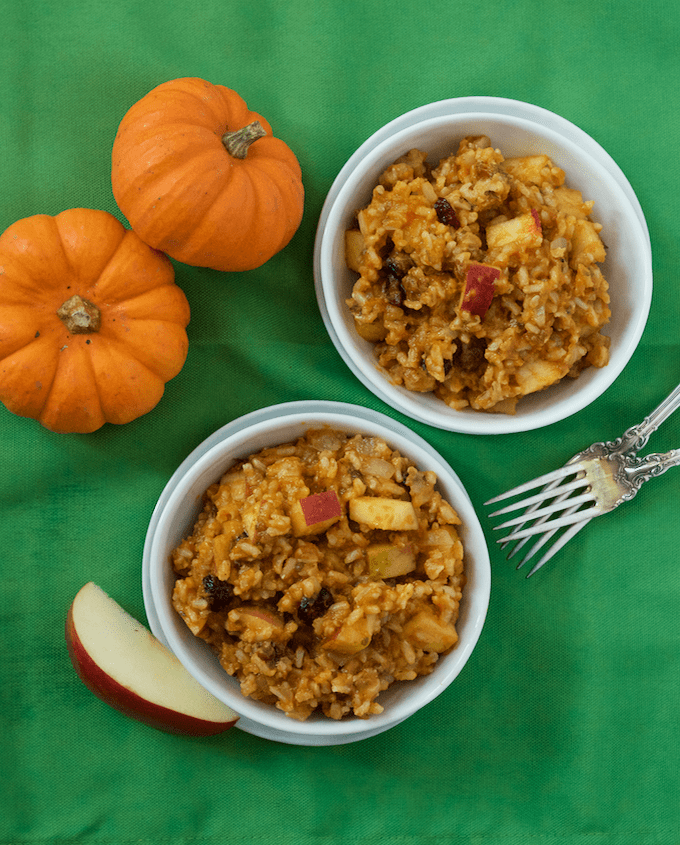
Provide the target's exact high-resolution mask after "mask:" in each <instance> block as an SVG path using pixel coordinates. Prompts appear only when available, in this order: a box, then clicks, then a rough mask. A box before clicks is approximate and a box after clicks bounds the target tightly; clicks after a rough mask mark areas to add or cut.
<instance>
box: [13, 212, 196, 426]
mask: <svg viewBox="0 0 680 845" xmlns="http://www.w3.org/2000/svg"><path fill="white" fill-rule="evenodd" d="M65 305H66V308H65V309H64V306H65ZM58 312H60V313H61V314H62V316H59V313H58ZM66 312H69V313H68V314H67V313H66ZM91 314H96V315H98V316H97V318H96V319H91V317H90V315H91ZM189 316H190V315H189V304H188V302H187V299H186V297H185V295H184V293H183V292H182V290H181V289H180V288H179V287H178V286H177V285H176V284H175V282H174V269H173V267H172V263H171V262H170V260H169V259H168V258H167V256H165V255H163V254H162V253H160V252H157V251H155V250H153V249H151V247H149V246H148V245H147V244H145V243H144V242H143V241H142V240H141V239H140V238H139V237H138V236H137V235H136V234H135V233H134V232H132V231H130V230H128V229H126V228H125V227H124V226H123V225H122V224H121V223H120V222H119V221H118V220H116V218H115V217H113V215H111V214H108V212H105V211H97V210H93V209H82V208H78V209H70V210H68V211H63V212H62V213H61V214H58V215H56V216H55V217H51V216H49V215H46V214H38V215H35V216H33V217H27V218H25V219H23V220H19V221H17V222H16V223H14V224H13V225H12V226H10V227H9V228H8V229H7V230H6V231H5V232H4V233H3V234H2V236H0V401H2V403H3V404H4V405H5V406H6V407H7V408H8V409H9V410H10V411H12V412H13V413H15V414H18V415H20V416H24V417H31V418H33V419H36V420H38V421H39V422H40V423H42V425H44V426H45V427H46V428H48V429H51V430H52V431H59V432H80V433H85V432H91V431H95V430H96V429H98V428H100V427H101V426H102V425H103V424H104V423H105V422H111V423H118V424H122V423H127V422H130V421H131V420H133V419H136V418H137V417H139V416H141V415H142V414H145V413H147V412H148V411H150V410H151V409H152V408H154V407H155V406H156V405H157V403H158V402H159V400H160V398H161V396H162V395H163V392H164V386H165V383H166V382H167V381H169V380H170V379H171V378H173V377H174V376H176V375H177V373H179V371H180V370H181V369H182V366H183V365H184V361H185V359H186V356H187V351H188V339H187V334H186V331H185V329H186V326H187V324H188V322H189Z"/></svg>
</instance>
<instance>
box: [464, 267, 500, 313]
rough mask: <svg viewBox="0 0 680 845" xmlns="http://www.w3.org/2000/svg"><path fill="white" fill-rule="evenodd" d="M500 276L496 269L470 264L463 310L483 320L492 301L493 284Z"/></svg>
mask: <svg viewBox="0 0 680 845" xmlns="http://www.w3.org/2000/svg"><path fill="white" fill-rule="evenodd" d="M500 274H501V271H500V270H499V269H498V268H496V267H490V266H489V265H488V264H471V265H470V266H469V267H468V270H467V273H466V280H465V294H464V296H463V302H462V305H461V307H462V308H463V310H465V311H469V312H470V313H471V314H477V315H478V316H479V317H482V318H483V317H484V315H485V314H486V312H487V311H488V310H489V307H490V305H491V303H492V301H493V297H494V291H495V282H496V280H497V279H498V278H499V277H500Z"/></svg>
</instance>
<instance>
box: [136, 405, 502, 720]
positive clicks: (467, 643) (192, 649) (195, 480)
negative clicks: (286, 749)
mask: <svg viewBox="0 0 680 845" xmlns="http://www.w3.org/2000/svg"><path fill="white" fill-rule="evenodd" d="M385 420H386V422H388V425H389V428H388V429H386V428H385V426H383V425H381V424H377V423H374V422H370V421H367V420H363V419H358V418H357V419H352V418H348V417H347V416H346V415H344V414H337V415H329V414H328V413H324V414H323V415H318V416H315V415H314V414H305V415H302V414H292V415H290V416H289V417H287V418H285V417H284V418H283V419H281V418H280V419H274V420H267V421H265V422H262V423H259V424H255V425H254V426H251V427H249V428H247V429H246V430H244V431H242V432H239V433H236V434H234V435H232V436H229V437H227V439H226V440H224V441H223V442H221V443H218V444H216V445H215V446H213V447H212V448H211V449H210V450H209V451H208V452H207V453H205V454H204V455H203V456H202V457H200V458H199V459H198V460H197V461H196V463H195V464H193V466H191V467H190V468H189V469H188V470H187V472H186V474H185V475H184V476H183V477H182V478H180V479H179V480H178V482H177V484H176V486H175V488H174V490H173V491H172V493H171V494H170V496H169V498H168V499H167V502H166V504H165V507H164V508H163V509H162V511H161V513H160V515H159V518H158V521H157V523H156V529H155V532H154V536H153V537H152V538H151V543H150V553H149V577H150V590H151V595H152V599H153V603H154V607H155V612H156V614H157V617H158V621H159V625H160V627H161V630H162V632H163V637H164V639H165V640H166V641H167V643H168V645H169V647H170V648H171V650H172V651H173V652H174V653H175V654H176V655H177V657H178V658H179V660H180V661H181V662H182V663H183V664H184V666H185V668H187V669H188V671H189V672H191V674H192V675H194V677H196V679H197V680H198V681H200V683H202V684H203V685H204V686H205V687H206V688H207V689H208V690H210V692H212V693H213V695H215V696H216V697H217V698H219V699H221V700H222V701H225V702H226V703H227V704H229V705H230V706H231V707H232V708H233V709H234V710H236V711H237V712H238V713H239V714H241V715H242V716H243V717H245V718H246V719H248V720H250V721H252V722H253V723H256V724H259V725H263V726H265V727H267V728H269V729H274V730H276V731H279V732H281V733H284V734H288V735H301V736H302V735H305V734H314V735H320V736H323V735H329V736H330V735H339V734H340V735H351V734H353V733H361V732H364V731H366V729H367V728H371V729H373V730H375V729H380V728H383V727H387V726H391V725H392V724H396V723H397V722H399V721H401V720H403V719H404V718H405V717H406V716H408V715H410V714H411V713H412V712H415V710H417V709H419V708H420V707H422V706H423V705H424V704H426V703H427V702H428V701H430V700H431V699H432V698H434V697H435V696H436V695H438V694H439V693H440V692H441V691H442V690H443V689H444V688H445V687H446V686H447V685H448V684H449V683H450V682H451V681H452V680H453V679H454V678H455V677H456V675H457V674H458V673H459V672H460V670H461V669H462V668H463V666H464V665H465V663H466V661H467V659H468V658H469V656H470V654H471V652H472V650H473V648H474V646H475V644H476V642H477V639H478V638H479V635H480V633H481V629H482V626H483V624H484V619H485V616H486V610H487V606H488V600H489V591H490V566H489V556H488V551H487V547H486V542H485V539H484V535H483V532H482V529H481V526H480V524H479V521H478V519H477V517H476V514H475V512H474V509H473V507H472V505H471V503H470V500H469V498H468V496H467V494H466V493H465V490H464V489H463V487H462V485H461V484H460V481H459V479H458V478H457V476H456V475H455V473H454V472H453V471H452V470H451V468H450V467H449V466H448V464H446V463H445V462H444V461H443V460H442V459H441V458H440V457H439V456H438V454H437V453H436V452H435V451H434V450H433V449H432V448H431V447H430V446H429V445H428V444H426V443H425V441H421V439H420V438H418V437H417V436H416V435H415V434H413V433H412V432H410V431H408V429H406V428H405V427H403V426H401V425H400V424H398V423H396V422H395V421H393V420H388V418H385ZM325 424H327V425H330V426H331V427H333V428H336V429H338V430H342V431H347V432H351V433H356V432H363V433H367V434H377V435H380V436H382V437H384V438H385V439H386V440H387V441H388V442H389V443H390V445H392V447H393V448H397V449H399V450H400V451H401V452H402V454H405V455H407V456H408V457H410V458H411V459H412V460H414V461H415V462H416V464H417V465H418V466H419V467H425V466H427V467H428V468H429V469H432V470H434V471H435V472H436V473H437V475H438V477H439V489H440V490H441V492H442V494H443V495H444V496H445V497H446V498H447V499H448V500H449V501H450V502H451V504H452V505H453V506H454V507H455V508H456V509H457V510H458V513H459V514H460V516H461V519H462V521H463V528H462V530H461V539H462V541H463V544H464V547H465V550H466V557H465V562H466V569H467V575H468V583H467V585H466V588H465V591H464V596H463V600H462V603H461V612H460V618H459V622H458V626H457V627H458V631H459V636H460V640H459V643H458V645H457V646H456V648H455V649H454V650H453V651H452V652H451V653H450V654H448V655H446V656H444V657H443V658H442V659H441V660H440V661H439V663H438V665H437V668H436V671H435V672H434V673H433V674H432V675H429V676H426V677H423V678H420V679H417V680H415V681H411V682H402V683H395V684H393V685H392V686H391V687H390V688H389V689H388V690H386V691H385V692H383V693H382V694H381V697H380V699H379V701H380V703H381V704H383V705H384V707H385V710H384V712H383V713H382V714H380V715H377V716H372V717H371V718H370V719H368V720H365V719H359V718H356V717H348V718H345V719H343V720H341V721H339V722H336V721H334V720H331V719H328V718H326V717H324V716H319V715H314V716H312V717H310V719H308V720H307V721H306V722H298V721H296V720H293V719H290V718H289V717H287V716H285V715H284V714H283V713H282V712H281V711H279V710H277V709H276V708H274V707H272V706H270V705H266V704H263V703H261V702H257V701H253V700H252V699H247V698H245V697H243V696H242V695H241V693H240V690H239V685H238V682H237V681H236V680H235V679H234V678H231V677H230V676H229V675H227V673H226V672H225V671H224V670H223V669H222V667H221V666H220V664H219V661H218V660H217V657H216V656H215V655H214V653H213V652H212V651H211V650H210V649H209V647H208V646H207V645H206V644H205V643H204V642H203V641H201V640H199V639H198V638H196V637H194V636H193V635H192V634H191V632H190V631H189V629H188V628H187V627H186V625H185V624H184V622H183V621H182V620H181V618H180V617H179V615H178V614H177V613H176V612H175V610H174V609H173V607H172V589H173V584H174V577H173V573H172V568H171V566H170V563H169V559H170V554H171V551H172V549H173V548H174V547H175V546H176V545H177V544H178V543H179V542H180V541H181V539H182V538H183V537H184V536H186V535H187V534H188V533H190V531H191V528H192V527H193V524H194V522H195V519H196V517H197V516H198V513H199V512H200V509H201V506H202V497H203V494H204V492H205V490H206V489H207V488H208V486H209V485H210V484H212V483H213V482H214V481H216V480H217V479H219V477H220V475H221V474H222V473H223V472H225V471H226V470H227V469H228V468H229V467H230V466H231V465H232V464H233V462H234V461H235V460H236V459H238V458H243V457H245V456H247V455H248V454H251V453H253V452H256V451H258V450H259V449H262V448H264V447H265V446H271V445H276V444H279V443H285V442H287V441H289V440H291V439H294V438H295V437H298V436H300V435H301V434H303V433H304V432H305V431H307V430H308V429H309V428H311V427H314V426H317V425H325Z"/></svg>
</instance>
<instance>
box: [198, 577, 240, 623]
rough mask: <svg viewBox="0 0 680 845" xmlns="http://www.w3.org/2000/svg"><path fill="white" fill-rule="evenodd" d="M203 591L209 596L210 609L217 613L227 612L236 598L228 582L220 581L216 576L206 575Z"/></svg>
mask: <svg viewBox="0 0 680 845" xmlns="http://www.w3.org/2000/svg"><path fill="white" fill-rule="evenodd" d="M203 589H204V591H205V594H206V595H207V596H208V601H209V602H210V609H211V610H213V611H214V612H215V613H220V611H222V610H226V608H227V607H228V606H229V602H230V601H231V600H232V598H233V597H234V588H233V587H232V585H231V584H230V583H229V582H228V581H220V579H219V578H217V577H216V576H215V575H212V574H211V575H206V576H205V578H204V579H203Z"/></svg>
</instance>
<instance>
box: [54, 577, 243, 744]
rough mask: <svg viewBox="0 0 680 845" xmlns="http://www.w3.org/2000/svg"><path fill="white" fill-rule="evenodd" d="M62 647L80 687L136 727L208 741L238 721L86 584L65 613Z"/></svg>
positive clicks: (103, 595) (167, 653) (122, 612)
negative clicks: (149, 726) (141, 724)
mask: <svg viewBox="0 0 680 845" xmlns="http://www.w3.org/2000/svg"><path fill="white" fill-rule="evenodd" d="M66 643H67V645H68V650H69V654H70V657H71V662H72V663H73V667H74V669H75V670H76V672H77V674H78V676H79V677H80V679H81V680H82V681H83V683H84V684H85V686H86V687H88V689H89V690H91V692H93V693H94V694H95V695H96V696H97V697H98V698H100V699H101V700H102V701H105V702H106V703H107V704H109V705H111V706H112V707H115V708H116V710H120V711H121V712H122V713H125V714H126V715H127V716H131V717H132V718H134V719H137V720H138V721H140V722H144V723H145V724H147V725H151V726H152V727H154V728H158V729H159V730H163V731H167V732H168V733H177V734H186V735H189V736H212V735H214V734H218V733H222V732H223V731H226V730H227V729H228V728H231V727H232V726H233V725H234V724H235V723H236V722H237V721H238V718H239V717H238V714H237V713H235V712H234V711H233V710H232V709H231V708H230V707H227V705H226V704H223V703H222V702H221V701H219V700H218V699H217V698H215V697H214V696H213V695H212V694H211V693H209V692H208V691H207V690H206V689H204V688H203V687H202V686H201V685H200V684H199V683H198V681H196V680H195V678H193V677H192V675H190V674H189V672H187V670H186V669H185V668H184V666H182V664H181V663H180V662H179V660H178V659H177V658H176V657H175V655H174V654H173V653H172V652H171V651H169V650H168V649H167V648H166V647H165V646H164V645H163V644H162V643H161V642H159V640H157V639H156V637H154V636H153V634H152V633H151V632H150V631H149V630H148V629H147V628H146V627H145V626H144V625H142V624H141V623H140V622H138V621H137V620H136V619H134V618H133V617H132V616H130V614H129V613H127V612H126V611H125V610H123V608H122V607H121V606H120V605H119V604H118V603H117V602H115V601H114V600H113V599H112V598H111V597H110V596H108V595H107V594H106V593H105V592H104V590H102V589H101V587H98V586H97V585H96V584H94V583H92V582H91V581H90V582H89V583H87V584H85V586H84V587H82V588H81V589H80V590H79V592H78V593H77V595H76V597H75V598H74V599H73V602H72V604H71V607H70V608H69V611H68V614H67V618H66Z"/></svg>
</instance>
